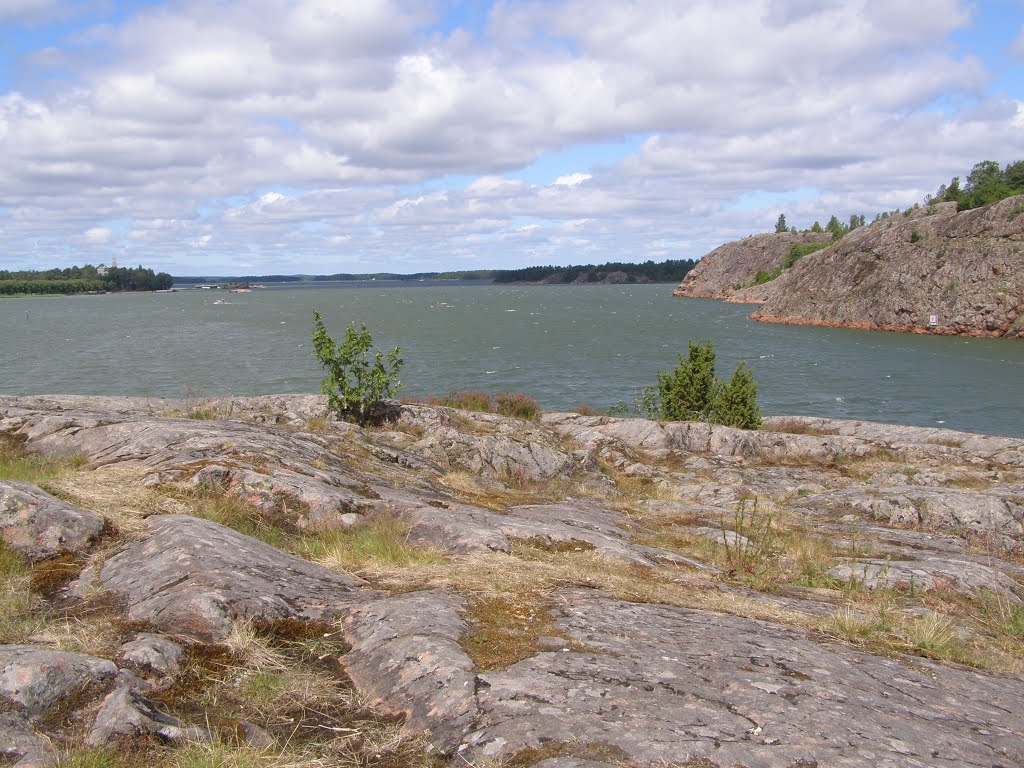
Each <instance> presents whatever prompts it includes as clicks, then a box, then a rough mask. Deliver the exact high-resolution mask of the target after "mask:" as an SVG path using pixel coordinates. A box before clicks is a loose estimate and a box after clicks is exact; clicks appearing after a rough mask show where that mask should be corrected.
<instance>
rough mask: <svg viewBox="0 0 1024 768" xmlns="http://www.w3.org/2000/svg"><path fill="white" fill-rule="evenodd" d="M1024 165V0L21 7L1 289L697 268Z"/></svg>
mask: <svg viewBox="0 0 1024 768" xmlns="http://www.w3.org/2000/svg"><path fill="white" fill-rule="evenodd" d="M1019 159H1024V0H978V1H977V2H964V1H962V0H856V1H855V0H674V1H667V0H550V1H541V0H522V1H518V0H494V1H493V2H485V1H484V0H334V1H333V2H331V1H329V0H244V1H243V0H182V1H181V2H158V1H157V0H149V1H146V0H136V1H134V2H113V1H112V0H0V269H8V270H13V269H49V268H51V267H66V266H71V265H74V264H86V263H91V264H109V263H110V262H111V260H112V259H116V260H117V262H118V264H119V265H121V266H135V265H138V264H141V265H143V266H147V267H151V268H153V269H155V270H157V271H166V272H170V273H171V274H173V275H243V274H248V275H264V274H333V273H337V272H378V271H389V272H401V273H408V272H421V271H443V270H466V269H492V268H503V267H505V268H512V267H522V266H528V265H536V264H562V265H565V264H585V263H602V262H606V261H627V262H641V261H646V260H648V259H652V260H654V261H663V260H665V259H683V258H699V257H700V256H702V255H703V254H705V253H707V252H708V251H710V250H711V249H713V248H714V247H716V246H717V245H720V244H721V243H724V242H727V241H729V240H734V239H737V238H741V237H745V236H746V235H748V234H751V233H755V232H764V231H771V230H773V229H774V226H775V222H776V220H777V218H778V216H779V214H780V213H784V214H785V215H786V219H787V222H788V223H789V224H791V225H795V226H798V227H801V228H804V227H809V226H810V225H811V224H812V223H813V222H814V221H815V220H820V221H821V223H823V224H824V223H825V222H826V221H827V220H828V218H829V217H830V216H831V215H832V214H836V215H838V216H839V218H840V219H842V220H844V221H845V220H847V219H848V218H849V216H850V215H851V214H864V215H866V216H867V217H868V219H869V220H870V219H871V218H873V217H874V214H876V213H878V212H881V211H888V210H893V209H896V208H906V207H908V206H910V205H912V204H913V203H915V202H919V201H922V200H923V199H924V197H925V195H927V194H929V193H934V192H935V190H936V189H937V188H938V186H939V185H940V184H941V183H943V182H948V181H949V180H950V178H952V177H953V176H961V177H965V176H966V175H967V174H968V173H969V172H970V169H971V167H972V166H973V165H974V164H975V163H977V162H979V161H982V160H995V161H997V162H999V163H1000V164H1001V165H1005V164H1006V163H1009V162H1012V161H1016V160H1019Z"/></svg>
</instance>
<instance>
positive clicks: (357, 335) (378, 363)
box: [313, 309, 403, 424]
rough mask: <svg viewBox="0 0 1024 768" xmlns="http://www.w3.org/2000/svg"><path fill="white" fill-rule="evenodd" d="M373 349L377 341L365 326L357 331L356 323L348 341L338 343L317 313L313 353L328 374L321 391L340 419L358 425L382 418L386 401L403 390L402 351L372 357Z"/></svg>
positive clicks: (314, 316)
mask: <svg viewBox="0 0 1024 768" xmlns="http://www.w3.org/2000/svg"><path fill="white" fill-rule="evenodd" d="M372 346H373V338H372V337H371V336H370V332H369V331H368V330H366V326H365V325H362V324H361V327H360V329H359V330H356V325H355V323H352V324H351V325H349V327H348V328H347V329H346V330H345V340H344V341H343V342H342V343H341V344H335V343H334V339H332V338H331V337H330V335H329V334H328V333H327V329H326V328H325V327H324V322H323V319H322V318H321V317H320V313H319V312H317V311H316V310H315V309H314V310H313V350H314V352H315V353H316V357H317V360H319V361H320V364H321V365H322V366H323V367H324V369H325V370H326V371H327V373H326V375H325V376H324V380H323V382H322V383H321V385H320V390H321V391H322V392H323V393H324V394H325V395H327V404H328V406H329V407H330V409H331V410H332V411H333V412H334V413H335V414H336V415H337V416H338V418H340V419H345V420H347V421H354V422H356V423H358V424H367V423H369V422H371V421H374V420H376V419H378V418H379V417H380V415H381V414H380V410H381V406H382V405H383V402H384V400H385V398H388V397H393V396H394V395H395V394H396V393H397V392H398V391H399V390H400V389H401V388H402V383H401V382H400V381H399V380H398V371H399V370H400V369H401V367H402V364H403V360H402V358H401V354H402V350H401V349H400V348H399V347H395V348H394V349H393V350H392V351H391V352H390V353H389V354H388V355H387V357H385V355H384V353H383V352H379V351H378V352H377V353H376V354H375V355H374V356H372V357H371V356H370V348H371V347H372Z"/></svg>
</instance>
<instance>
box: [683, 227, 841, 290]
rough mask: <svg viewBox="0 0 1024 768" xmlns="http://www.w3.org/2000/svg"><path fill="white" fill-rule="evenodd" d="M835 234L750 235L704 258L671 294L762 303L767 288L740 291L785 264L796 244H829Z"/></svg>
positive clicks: (785, 233)
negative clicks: (757, 276) (757, 278)
mask: <svg viewBox="0 0 1024 768" xmlns="http://www.w3.org/2000/svg"><path fill="white" fill-rule="evenodd" d="M831 239H832V235H831V234H830V233H828V232H825V233H811V232H805V233H800V234H794V233H790V232H782V233H778V234H774V233H773V234H763V235H751V236H750V237H745V238H743V239H742V240H737V241H735V242H732V243H726V244H725V245H722V246H719V247H718V248H716V249H715V250H713V251H711V253H709V254H707V255H706V256H704V257H703V258H702V259H701V260H700V261H699V262H697V266H695V267H694V268H693V269H692V270H691V271H690V273H689V274H688V275H687V276H686V277H685V278H684V279H683V282H682V283H680V284H679V286H678V287H677V288H676V289H675V290H674V291H673V292H672V295H674V296H685V297H689V298H694V299H727V300H730V301H751V302H758V301H761V300H763V297H764V292H765V290H766V288H765V285H767V284H765V285H760V286H754V287H751V288H745V289H744V288H741V287H740V286H745V285H749V284H750V283H751V282H753V280H754V277H755V276H756V275H757V273H758V272H761V271H764V272H769V271H771V270H773V269H775V268H777V267H780V266H781V265H782V260H783V259H784V258H785V257H786V254H787V253H788V252H789V249H790V248H792V247H793V246H794V245H803V244H807V243H827V242H829V240H831Z"/></svg>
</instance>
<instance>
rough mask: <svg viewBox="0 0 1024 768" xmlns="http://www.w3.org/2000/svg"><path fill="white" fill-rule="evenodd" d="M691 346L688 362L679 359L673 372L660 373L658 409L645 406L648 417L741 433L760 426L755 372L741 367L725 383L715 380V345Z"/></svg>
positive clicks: (740, 365)
mask: <svg viewBox="0 0 1024 768" xmlns="http://www.w3.org/2000/svg"><path fill="white" fill-rule="evenodd" d="M688 346H689V355H688V356H687V358H686V359H683V356H682V355H678V356H677V357H678V359H679V365H677V366H676V368H675V369H674V370H672V371H670V372H668V373H662V372H661V371H658V390H657V398H658V406H657V407H656V408H654V407H651V405H650V404H645V405H647V407H646V411H647V414H648V416H649V417H658V418H662V419H665V420H666V421H710V422H712V423H715V424H723V425H725V426H728V427H739V428H741V429H757V428H758V427H759V426H761V410H760V408H759V407H758V405H757V382H755V381H754V370H753V369H752V368H749V367H747V366H746V365H744V364H743V363H740V364H739V366H738V367H737V368H736V372H735V373H733V376H732V379H731V380H730V381H729V382H728V383H725V382H724V381H722V380H720V379H717V378H716V377H715V357H716V355H715V348H714V346H713V345H712V343H711V342H710V341H705V342H700V343H697V344H694V343H693V342H692V341H691V342H688ZM637 410H639V411H641V412H642V411H643V410H644V409H643V408H640V407H638V408H637Z"/></svg>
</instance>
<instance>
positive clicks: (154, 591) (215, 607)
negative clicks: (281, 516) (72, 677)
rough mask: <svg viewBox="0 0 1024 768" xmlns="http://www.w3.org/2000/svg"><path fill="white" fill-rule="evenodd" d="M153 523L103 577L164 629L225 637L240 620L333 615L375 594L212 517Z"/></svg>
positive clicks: (139, 614) (137, 615)
mask: <svg viewBox="0 0 1024 768" xmlns="http://www.w3.org/2000/svg"><path fill="white" fill-rule="evenodd" d="M148 522H149V525H150V527H151V529H152V531H153V535H152V536H150V538H149V539H147V540H145V541H142V542H136V543H133V544H129V545H128V546H127V547H126V548H125V549H123V550H122V551H121V552H119V553H118V554H116V555H114V556H113V557H111V558H110V559H109V560H108V561H107V562H106V564H105V565H104V566H103V569H102V570H101V571H100V573H99V577H98V582H99V584H100V585H101V586H103V587H104V588H106V589H108V590H110V591H111V592H115V593H117V594H120V595H123V596H124V597H125V598H126V599H127V602H128V614H129V616H130V617H131V618H133V619H138V620H142V621H146V622H149V623H150V624H151V625H152V626H153V627H155V628H157V629H160V630H163V631H167V632H176V633H186V634H193V635H196V636H199V637H205V638H220V637H224V636H226V635H227V634H228V633H230V631H231V626H232V622H233V621H234V620H235V619H238V618H250V619H280V618H298V619H325V618H332V617H335V616H338V615H339V614H340V613H342V612H343V611H344V610H345V609H347V608H348V607H350V606H352V604H353V603H356V602H360V601H363V600H367V599H370V598H372V597H375V596H377V593H376V592H373V591H371V590H362V589H359V588H360V587H361V586H363V585H364V584H365V582H363V581H362V580H361V579H358V578H355V577H353V576H348V575H345V574H341V573H337V572H335V571H331V570H329V569H327V568H324V567H323V566H320V565H316V564H315V563H311V562H308V561H306V560H302V559H301V558H298V557H294V556H293V555H289V554H287V553H285V552H282V551H281V550H279V549H276V548H274V547H271V546H269V545H267V544H264V543H263V542H261V541H257V540H256V539H254V538H252V537H249V536H245V535H243V534H241V533H238V532H237V531H233V530H231V529H230V528H225V527H224V526H222V525H218V524H217V523H213V522H210V521H209V520H200V519H198V518H194V517H187V516H183V515H160V516H157V517H152V518H150V519H149V521H148Z"/></svg>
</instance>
